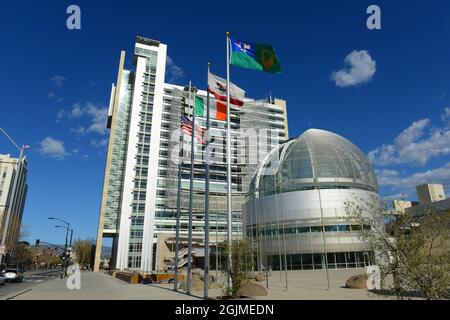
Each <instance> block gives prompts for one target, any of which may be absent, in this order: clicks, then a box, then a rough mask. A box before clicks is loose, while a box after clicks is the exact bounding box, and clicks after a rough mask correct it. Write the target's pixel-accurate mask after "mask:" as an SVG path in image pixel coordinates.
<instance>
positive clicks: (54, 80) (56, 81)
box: [50, 75, 66, 87]
mask: <svg viewBox="0 0 450 320" xmlns="http://www.w3.org/2000/svg"><path fill="white" fill-rule="evenodd" d="M64 81H66V78H65V77H63V76H60V75H56V76H53V77H51V78H50V82H51V85H52V86H53V87H62V86H63V84H64Z"/></svg>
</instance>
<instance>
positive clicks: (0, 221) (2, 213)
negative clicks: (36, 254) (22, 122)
mask: <svg viewBox="0 0 450 320" xmlns="http://www.w3.org/2000/svg"><path fill="white" fill-rule="evenodd" d="M22 161H23V163H22V165H21V166H18V162H19V159H16V158H11V157H10V155H9V154H8V155H0V239H1V238H2V237H3V233H4V232H6V234H7V239H6V253H7V254H8V253H10V252H9V251H10V248H11V246H12V245H14V244H15V243H17V241H18V240H19V233H20V224H21V222H22V216H23V208H24V205H25V198H26V196H27V190H28V184H27V160H26V158H24V159H23V160H22ZM18 167H19V171H18ZM15 175H19V179H18V184H17V187H16V188H15V190H14V186H13V183H14V177H15ZM8 210H11V211H10V212H11V214H10V220H9V223H8V230H5V225H6V224H7V222H6V217H7V213H8Z"/></svg>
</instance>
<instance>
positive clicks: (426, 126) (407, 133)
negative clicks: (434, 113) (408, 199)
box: [368, 108, 450, 166]
mask: <svg viewBox="0 0 450 320" xmlns="http://www.w3.org/2000/svg"><path fill="white" fill-rule="evenodd" d="M447 109H448V108H446V109H445V117H447V115H446V114H447V112H448V110H447ZM445 119H447V118H445ZM445 119H444V116H443V120H445ZM449 119H450V118H449ZM447 121H448V120H447ZM448 154H450V126H449V124H448V123H447V124H444V126H442V127H440V128H439V127H438V128H433V127H431V126H430V120H429V119H422V120H419V121H415V122H413V123H412V124H411V125H410V126H409V127H408V128H406V129H405V130H403V132H401V133H400V134H399V135H398V136H397V137H396V138H395V139H394V141H393V143H392V144H387V145H382V146H381V147H379V148H376V149H374V150H372V151H370V152H369V154H368V157H369V159H370V161H371V162H372V163H373V164H374V165H378V166H387V165H392V164H412V165H425V164H427V162H428V161H429V160H430V159H431V158H434V157H438V156H443V155H448Z"/></svg>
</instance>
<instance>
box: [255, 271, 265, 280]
mask: <svg viewBox="0 0 450 320" xmlns="http://www.w3.org/2000/svg"><path fill="white" fill-rule="evenodd" d="M255 280H256V281H258V282H263V281H264V280H266V277H265V276H264V275H263V274H261V273H258V274H257V275H256V276H255Z"/></svg>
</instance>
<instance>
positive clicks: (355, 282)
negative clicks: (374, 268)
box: [345, 274, 367, 289]
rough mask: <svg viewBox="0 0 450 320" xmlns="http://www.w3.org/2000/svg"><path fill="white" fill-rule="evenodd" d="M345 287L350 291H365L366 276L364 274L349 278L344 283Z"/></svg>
mask: <svg viewBox="0 0 450 320" xmlns="http://www.w3.org/2000/svg"><path fill="white" fill-rule="evenodd" d="M345 287H346V288H350V289H367V276H366V275H365V274H357V275H355V276H351V277H350V278H348V279H347V281H346V282H345Z"/></svg>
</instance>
